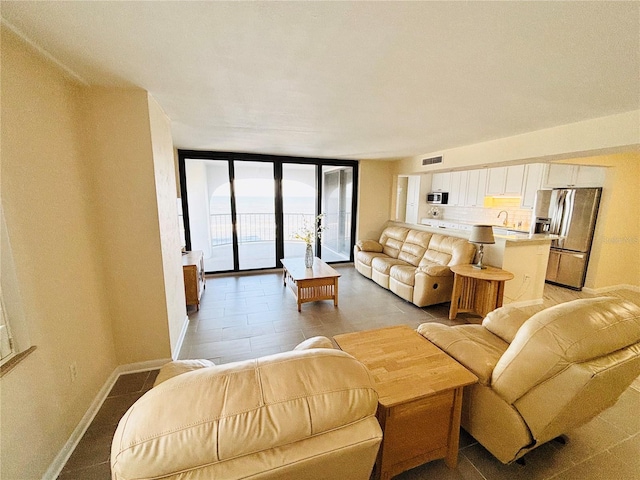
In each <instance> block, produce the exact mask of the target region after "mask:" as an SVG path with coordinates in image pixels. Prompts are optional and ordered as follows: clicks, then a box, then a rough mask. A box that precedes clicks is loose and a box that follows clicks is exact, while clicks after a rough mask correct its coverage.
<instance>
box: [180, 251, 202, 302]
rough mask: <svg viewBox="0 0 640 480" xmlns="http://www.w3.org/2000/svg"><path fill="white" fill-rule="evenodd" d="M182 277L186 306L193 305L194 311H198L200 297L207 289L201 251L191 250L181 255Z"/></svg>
mask: <svg viewBox="0 0 640 480" xmlns="http://www.w3.org/2000/svg"><path fill="white" fill-rule="evenodd" d="M182 275H183V278H184V296H185V300H186V302H187V305H195V306H196V310H200V297H202V292H203V291H204V289H205V288H207V284H206V283H205V278H204V253H203V252H202V250H193V251H191V252H186V253H184V254H182Z"/></svg>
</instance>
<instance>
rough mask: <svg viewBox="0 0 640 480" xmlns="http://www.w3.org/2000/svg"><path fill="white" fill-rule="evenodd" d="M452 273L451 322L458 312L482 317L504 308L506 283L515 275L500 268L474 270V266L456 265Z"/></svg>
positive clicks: (452, 268)
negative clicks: (503, 300) (503, 299)
mask: <svg viewBox="0 0 640 480" xmlns="http://www.w3.org/2000/svg"><path fill="white" fill-rule="evenodd" d="M451 271H452V272H453V273H454V275H455V277H454V279H453V292H452V293H451V308H450V309H449V320H453V319H454V318H456V316H457V315H458V312H472V313H475V314H477V315H480V316H481V317H484V316H485V315H486V314H487V313H489V312H492V311H493V310H495V309H496V308H499V307H501V306H502V298H503V297H504V282H506V281H507V280H511V279H512V278H513V276H514V275H513V273H511V272H507V271H506V270H502V269H500V268H495V267H487V268H485V269H482V270H481V269H479V268H473V266H472V265H454V266H453V267H451Z"/></svg>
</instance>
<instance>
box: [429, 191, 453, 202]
mask: <svg viewBox="0 0 640 480" xmlns="http://www.w3.org/2000/svg"><path fill="white" fill-rule="evenodd" d="M448 201H449V193H448V192H432V193H427V203H435V204H437V205H446V204H447V202H448Z"/></svg>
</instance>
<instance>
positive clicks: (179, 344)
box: [171, 315, 189, 360]
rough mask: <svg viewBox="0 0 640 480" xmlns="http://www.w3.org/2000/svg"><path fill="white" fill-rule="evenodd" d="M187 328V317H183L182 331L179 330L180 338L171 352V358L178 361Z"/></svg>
mask: <svg viewBox="0 0 640 480" xmlns="http://www.w3.org/2000/svg"><path fill="white" fill-rule="evenodd" d="M188 328H189V315H185V316H184V322H183V323H182V330H180V336H179V337H178V341H177V342H176V346H175V348H174V349H173V352H171V358H173V359H174V360H178V358H180V350H182V344H183V343H184V337H185V336H186V335H187V329H188Z"/></svg>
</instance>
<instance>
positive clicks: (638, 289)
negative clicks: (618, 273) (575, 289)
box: [582, 284, 640, 295]
mask: <svg viewBox="0 0 640 480" xmlns="http://www.w3.org/2000/svg"><path fill="white" fill-rule="evenodd" d="M614 290H631V291H632V292H639V293H640V287H639V286H637V285H626V284H622V285H611V286H609V287H601V288H587V287H583V289H582V291H583V292H585V293H588V294H591V295H599V294H601V293H607V292H613V291H614Z"/></svg>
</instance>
